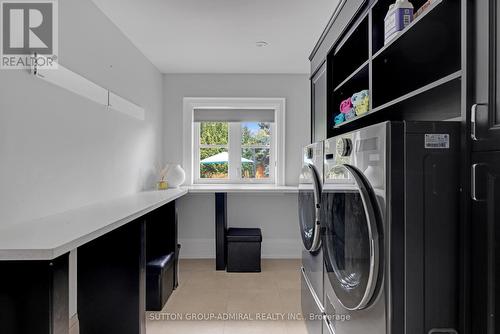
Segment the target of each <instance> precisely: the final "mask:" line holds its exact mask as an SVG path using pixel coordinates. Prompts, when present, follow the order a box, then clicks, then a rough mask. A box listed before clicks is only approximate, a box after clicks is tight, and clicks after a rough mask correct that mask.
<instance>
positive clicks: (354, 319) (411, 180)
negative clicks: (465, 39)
mask: <svg viewBox="0 0 500 334" xmlns="http://www.w3.org/2000/svg"><path fill="white" fill-rule="evenodd" d="M459 143H460V132H459V125H458V124H457V123H453V122H384V123H380V124H376V125H372V126H369V127H366V128H363V129H360V130H357V131H354V132H350V133H346V134H342V135H340V136H338V137H334V138H331V139H328V140H326V141H325V144H324V157H325V160H324V162H325V164H324V183H323V189H322V198H321V218H320V219H321V220H322V223H323V225H324V229H323V231H322V249H323V254H324V261H325V275H324V283H325V284H324V285H325V287H324V292H325V294H324V307H325V318H324V330H327V331H329V332H330V333H336V334H360V333H371V334H400V333H406V334H422V333H440V334H441V333H456V328H458V321H459V309H458V305H459V301H458V296H459V275H458V270H459V268H458V263H459V262H458V254H459V252H458V226H459V216H458V213H459V209H458V208H459V198H460V197H459V196H460V186H459V168H458V166H459V162H460V160H459V152H460V150H459V147H460V144H459Z"/></svg>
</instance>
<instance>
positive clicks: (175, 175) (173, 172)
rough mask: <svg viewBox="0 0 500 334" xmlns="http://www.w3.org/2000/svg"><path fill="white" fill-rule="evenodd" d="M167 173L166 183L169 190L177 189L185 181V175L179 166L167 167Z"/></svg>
mask: <svg viewBox="0 0 500 334" xmlns="http://www.w3.org/2000/svg"><path fill="white" fill-rule="evenodd" d="M168 166H169V167H168V171H167V181H168V184H169V186H170V188H179V186H180V185H181V184H183V183H184V181H185V180H186V173H185V172H184V169H182V167H181V165H179V164H173V165H168Z"/></svg>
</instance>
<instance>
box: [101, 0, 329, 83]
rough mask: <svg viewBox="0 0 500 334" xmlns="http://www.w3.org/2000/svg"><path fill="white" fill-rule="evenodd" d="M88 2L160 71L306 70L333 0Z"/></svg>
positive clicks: (307, 71) (257, 71)
mask: <svg viewBox="0 0 500 334" xmlns="http://www.w3.org/2000/svg"><path fill="white" fill-rule="evenodd" d="M94 2H95V3H96V4H97V6H98V7H99V8H100V9H101V10H102V11H103V12H104V13H105V14H106V15H107V16H108V17H109V18H110V19H111V20H112V21H113V22H114V23H115V24H116V25H117V26H118V27H119V28H120V29H121V30H122V31H123V33H124V34H125V35H126V36H127V37H128V38H129V39H130V40H131V41H132V42H133V43H134V44H135V45H136V46H137V48H139V50H141V51H142V52H143V53H144V55H146V57H148V58H149V59H150V60H151V62H153V64H155V65H156V66H157V67H158V69H159V70H160V71H162V72H164V73H309V60H308V56H309V54H310V52H311V50H312V48H313V47H314V44H315V43H316V41H317V40H318V38H319V36H320V35H321V33H322V31H323V29H324V27H325V26H326V24H327V22H328V19H329V18H330V15H331V14H332V13H333V11H334V9H335V6H336V4H337V2H338V0H94ZM257 41H266V42H268V43H269V45H268V46H267V47H260V48H259V47H256V45H255V42H257Z"/></svg>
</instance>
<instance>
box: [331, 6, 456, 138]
mask: <svg viewBox="0 0 500 334" xmlns="http://www.w3.org/2000/svg"><path fill="white" fill-rule="evenodd" d="M393 2H394V0H378V1H376V2H371V3H370V4H369V5H368V7H367V9H366V10H365V11H364V12H362V13H361V14H360V15H359V18H358V19H357V20H354V22H355V23H353V24H352V27H351V28H350V29H348V30H346V32H345V33H344V35H343V36H341V38H339V41H338V42H337V44H336V45H335V44H334V45H333V47H332V48H331V51H330V53H329V54H328V56H327V66H328V71H327V72H328V98H327V108H328V110H327V124H328V127H327V129H328V131H327V132H328V133H327V137H332V136H335V135H337V134H339V133H342V132H345V131H346V129H351V130H352V129H356V128H359V127H361V126H366V125H369V124H373V122H376V121H384V120H393V119H394V120H396V119H414V120H445V119H451V118H456V117H458V116H460V115H458V111H459V110H460V106H459V105H458V106H455V104H456V103H455V100H452V99H450V96H451V97H453V98H454V99H455V98H456V99H457V100H458V101H460V94H461V88H460V87H461V85H460V84H459V83H460V80H461V76H462V68H461V64H462V59H461V21H460V19H461V15H460V14H461V8H460V2H457V1H453V0H434V1H432V2H431V3H430V4H427V5H428V6H427V8H426V9H425V10H424V11H423V12H422V13H420V14H419V16H418V17H416V18H415V19H414V20H413V21H412V22H411V23H410V24H409V25H408V26H407V27H406V28H405V29H404V30H402V31H401V32H400V33H399V35H398V36H396V37H394V38H393V39H392V40H390V41H388V42H387V44H385V45H384V18H385V16H386V13H387V10H388V8H389V6H390V5H391V4H392V3H393ZM411 2H412V4H413V5H414V7H415V12H416V11H417V10H418V9H419V8H420V7H421V6H422V5H424V4H426V2H427V1H426V0H413V1H411ZM352 39H354V40H352ZM367 54H368V56H366V55H367ZM362 56H364V57H362ZM365 89H366V90H368V91H369V96H370V109H369V112H368V113H366V114H362V115H359V116H356V117H355V118H352V119H350V120H346V121H344V122H343V123H341V124H338V125H335V124H334V118H335V117H336V116H337V115H338V114H339V113H340V110H339V107H340V103H341V102H342V101H343V100H345V99H347V98H348V97H350V96H352V95H353V94H354V93H356V92H359V91H361V90H365ZM430 97H432V99H433V101H431V102H432V103H431V102H428V101H425V98H430ZM412 103H415V104H416V106H418V105H430V104H432V105H434V106H435V107H436V108H435V109H434V110H433V111H432V112H430V111H429V110H427V111H419V110H421V109H419V108H417V107H413V106H411V104H412ZM450 105H453V107H457V108H456V109H453V108H450ZM399 109H401V110H399ZM453 110H455V111H453ZM398 111H399V112H398Z"/></svg>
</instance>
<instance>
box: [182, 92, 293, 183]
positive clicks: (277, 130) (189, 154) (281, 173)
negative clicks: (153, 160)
mask: <svg viewBox="0 0 500 334" xmlns="http://www.w3.org/2000/svg"><path fill="white" fill-rule="evenodd" d="M202 108H214V109H221V108H227V109H250V110H251V109H273V110H274V113H275V114H274V123H272V125H271V136H272V140H273V142H272V143H271V156H270V163H272V162H273V161H274V165H275V168H273V166H270V178H269V179H243V178H241V176H240V175H239V174H240V171H238V170H237V169H238V168H240V163H238V161H233V160H234V159H238V157H241V148H242V145H241V138H240V137H238V138H236V137H237V136H239V135H241V130H238V131H235V130H236V129H238V127H240V126H241V125H240V124H241V123H230V125H229V136H230V138H229V143H228V145H229V150H228V153H229V166H230V167H229V168H230V170H229V178H227V179H201V178H200V177H199V175H200V174H199V170H200V169H199V148H200V146H199V142H198V140H199V128H200V126H199V123H196V122H194V121H193V120H194V110H195V109H202ZM183 130H184V132H183V166H184V169H185V170H186V182H185V184H187V185H191V184H213V183H224V184H235V183H243V184H254V183H257V184H261V183H267V184H269V183H272V184H276V185H284V184H285V99H284V98H196V97H185V98H184V99H183ZM231 142H233V143H236V145H235V144H233V145H231Z"/></svg>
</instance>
